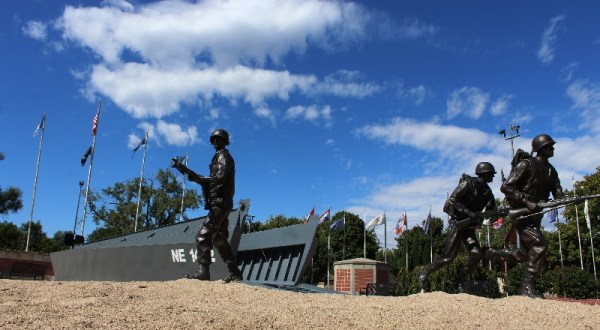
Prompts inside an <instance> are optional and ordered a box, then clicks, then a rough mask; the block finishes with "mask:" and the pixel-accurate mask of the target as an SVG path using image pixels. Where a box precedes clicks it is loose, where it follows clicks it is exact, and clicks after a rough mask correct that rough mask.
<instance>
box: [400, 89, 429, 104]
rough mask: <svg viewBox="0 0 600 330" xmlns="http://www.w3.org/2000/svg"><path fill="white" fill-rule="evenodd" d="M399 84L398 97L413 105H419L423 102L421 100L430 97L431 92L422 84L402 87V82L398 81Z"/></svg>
mask: <svg viewBox="0 0 600 330" xmlns="http://www.w3.org/2000/svg"><path fill="white" fill-rule="evenodd" d="M399 85H400V86H399V87H398V97H400V98H401V99H405V100H408V101H410V102H412V103H414V105H415V106H420V105H421V104H423V102H425V99H426V98H428V97H431V96H432V95H433V93H432V92H431V91H430V90H429V89H427V87H425V86H423V85H418V86H415V87H411V88H409V89H404V86H403V84H402V83H400V84H399Z"/></svg>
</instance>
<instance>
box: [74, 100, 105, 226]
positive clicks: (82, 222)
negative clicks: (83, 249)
mask: <svg viewBox="0 0 600 330" xmlns="http://www.w3.org/2000/svg"><path fill="white" fill-rule="evenodd" d="M100 112H102V99H99V100H98V112H97V113H96V114H97V116H98V121H97V122H96V125H99V124H100ZM95 154H96V134H94V135H93V137H92V155H91V156H92V157H91V158H90V168H89V169H88V176H87V184H86V188H85V200H84V201H83V217H82V218H81V237H84V236H83V233H84V229H85V218H86V217H87V204H88V195H89V193H90V180H91V179H92V168H93V167H94V155H95ZM73 234H75V233H73Z"/></svg>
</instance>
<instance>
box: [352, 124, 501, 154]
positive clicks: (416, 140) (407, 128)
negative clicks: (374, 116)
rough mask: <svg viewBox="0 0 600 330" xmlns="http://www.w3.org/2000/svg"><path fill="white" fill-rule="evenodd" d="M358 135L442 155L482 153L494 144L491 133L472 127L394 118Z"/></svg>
mask: <svg viewBox="0 0 600 330" xmlns="http://www.w3.org/2000/svg"><path fill="white" fill-rule="evenodd" d="M357 133H358V134H360V135H364V136H366V137H368V138H370V139H375V140H381V141H383V142H385V143H387V144H395V145H407V146H411V147H414V148H417V149H420V150H425V151H435V152H439V153H440V155H442V156H444V155H445V156H449V155H452V154H453V153H456V152H460V154H463V153H464V152H465V150H472V151H476V150H481V149H484V148H488V147H490V146H492V145H493V144H494V141H493V140H492V139H491V138H490V137H489V135H488V134H486V133H484V132H482V131H480V130H477V129H470V128H462V127H458V126H444V125H439V124H435V123H428V122H417V121H415V120H411V119H406V118H393V119H392V120H391V121H390V122H389V123H388V124H383V125H367V126H364V127H362V128H360V129H358V130H357Z"/></svg>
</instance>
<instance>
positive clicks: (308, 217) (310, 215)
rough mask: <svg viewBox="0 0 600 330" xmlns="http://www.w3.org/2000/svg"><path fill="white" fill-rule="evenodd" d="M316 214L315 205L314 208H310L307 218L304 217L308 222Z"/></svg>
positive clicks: (305, 221)
mask: <svg viewBox="0 0 600 330" xmlns="http://www.w3.org/2000/svg"><path fill="white" fill-rule="evenodd" d="M314 214H315V207H314V206H313V208H312V210H310V212H309V213H308V215H307V216H306V218H304V223H308V221H309V220H310V217H312V216H313V215H314Z"/></svg>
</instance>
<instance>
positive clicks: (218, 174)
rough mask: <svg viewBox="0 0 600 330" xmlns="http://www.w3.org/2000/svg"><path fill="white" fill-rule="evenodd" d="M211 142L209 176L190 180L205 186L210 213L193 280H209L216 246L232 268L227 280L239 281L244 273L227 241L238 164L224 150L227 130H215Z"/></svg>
mask: <svg viewBox="0 0 600 330" xmlns="http://www.w3.org/2000/svg"><path fill="white" fill-rule="evenodd" d="M210 140H211V143H212V144H213V145H214V146H215V149H216V153H215V155H214V156H213V158H212V160H211V162H210V165H209V170H210V175H209V177H200V176H190V177H189V179H190V180H191V181H194V182H197V183H199V184H200V185H202V187H203V194H204V195H205V197H206V198H205V204H206V205H205V208H206V209H207V210H208V211H209V212H208V219H207V220H206V222H205V223H204V225H203V226H202V228H200V231H199V232H198V234H197V235H196V247H197V255H198V263H199V268H198V273H196V274H194V275H192V276H190V277H192V278H196V279H200V280H208V279H210V274H209V271H208V267H209V265H210V264H211V256H210V252H211V250H212V249H213V247H215V248H216V249H217V251H218V252H219V254H220V255H221V258H223V261H224V262H225V263H226V264H227V267H228V269H229V275H228V276H227V277H226V278H225V279H224V281H226V282H230V281H240V280H242V273H241V272H240V270H239V268H238V267H237V264H236V256H235V255H234V254H233V251H232V249H231V245H230V244H229V241H228V240H227V239H228V237H229V230H228V228H229V213H230V212H231V209H232V208H233V195H234V194H235V161H234V160H233V157H232V156H231V154H230V153H229V150H227V149H226V148H225V145H228V144H229V134H228V133H227V132H226V131H225V130H222V129H218V130H216V131H215V132H214V133H213V134H212V136H211V138H210ZM206 195H208V196H206Z"/></svg>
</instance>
